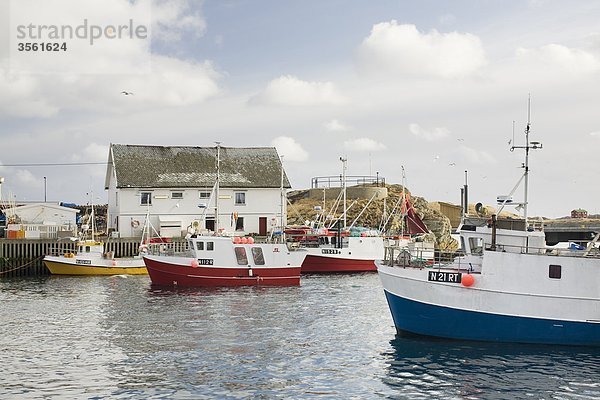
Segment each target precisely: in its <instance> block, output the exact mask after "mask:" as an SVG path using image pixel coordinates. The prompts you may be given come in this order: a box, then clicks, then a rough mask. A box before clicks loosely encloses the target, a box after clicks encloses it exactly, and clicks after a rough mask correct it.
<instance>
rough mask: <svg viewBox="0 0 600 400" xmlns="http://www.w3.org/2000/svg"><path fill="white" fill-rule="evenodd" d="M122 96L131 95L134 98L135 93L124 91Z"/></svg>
mask: <svg viewBox="0 0 600 400" xmlns="http://www.w3.org/2000/svg"><path fill="white" fill-rule="evenodd" d="M121 94H123V95H125V96H129V95H132V96H133V92H126V91H125V90H123V91H122V92H121Z"/></svg>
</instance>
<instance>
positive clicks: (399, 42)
mask: <svg viewBox="0 0 600 400" xmlns="http://www.w3.org/2000/svg"><path fill="white" fill-rule="evenodd" d="M358 63H359V68H360V69H361V70H363V71H365V72H367V73H372V74H375V75H377V76H379V75H380V74H381V73H385V74H387V75H392V76H400V77H401V76H405V75H408V76H424V77H440V78H456V77H465V76H468V75H471V74H473V73H475V72H476V71H477V70H478V69H480V68H481V67H482V66H484V65H485V64H486V59H485V53H484V50H483V47H482V45H481V41H480V40H479V38H478V37H477V36H475V35H472V34H469V33H458V32H449V33H439V32H438V31H436V30H432V31H431V32H429V33H421V32H419V31H418V30H417V28H416V26H414V25H402V24H398V22H396V21H395V20H392V21H390V22H381V23H379V24H376V25H374V26H373V28H372V30H371V34H370V35H369V36H368V37H367V38H366V39H364V40H363V42H362V43H361V45H360V46H359V48H358Z"/></svg>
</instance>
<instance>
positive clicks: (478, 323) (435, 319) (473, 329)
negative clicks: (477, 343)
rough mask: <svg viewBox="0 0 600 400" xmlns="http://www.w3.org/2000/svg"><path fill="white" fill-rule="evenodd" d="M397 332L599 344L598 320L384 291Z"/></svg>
mask: <svg viewBox="0 0 600 400" xmlns="http://www.w3.org/2000/svg"><path fill="white" fill-rule="evenodd" d="M385 296H386V298H387V301H388V304H389V306H390V311H391V313H392V318H393V319H394V324H395V325H396V329H397V330H398V331H406V332H410V333H414V334H418V335H427V336H437V337H444V338H451V339H465V340H483V341H494V342H517V343H546V344H566V345H588V346H600V323H591V322H590V323H587V322H571V321H560V320H548V319H540V318H527V317H514V316H506V315H499V314H488V313H482V312H476V311H466V310H458V309H454V308H449V307H442V306H434V305H430V304H425V303H421V302H418V301H414V300H408V299H405V298H402V297H399V296H396V295H394V294H391V293H389V292H387V291H386V292H385Z"/></svg>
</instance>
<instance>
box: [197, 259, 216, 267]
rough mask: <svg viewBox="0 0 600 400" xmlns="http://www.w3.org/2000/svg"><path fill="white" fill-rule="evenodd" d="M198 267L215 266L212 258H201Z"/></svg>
mask: <svg viewBox="0 0 600 400" xmlns="http://www.w3.org/2000/svg"><path fill="white" fill-rule="evenodd" d="M198 265H213V259H212V258H199V259H198Z"/></svg>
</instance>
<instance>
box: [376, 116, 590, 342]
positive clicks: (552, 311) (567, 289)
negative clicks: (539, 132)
mask: <svg viewBox="0 0 600 400" xmlns="http://www.w3.org/2000/svg"><path fill="white" fill-rule="evenodd" d="M525 133H526V144H525V145H524V146H513V147H512V149H515V148H518V149H524V150H525V152H526V156H525V164H524V165H523V166H524V174H523V177H522V178H521V180H520V181H519V182H521V181H522V180H524V182H525V185H524V186H525V196H524V201H523V202H522V203H519V204H517V203H513V205H518V206H521V207H522V208H523V210H524V218H523V220H522V221H521V222H520V223H519V222H514V221H512V222H510V221H502V220H498V221H497V220H496V218H495V216H494V217H493V218H492V219H491V220H489V221H488V220H487V219H484V220H483V221H481V220H477V219H473V218H463V221H462V224H461V225H460V227H459V228H458V232H459V234H460V240H461V246H462V249H463V252H464V254H463V255H461V256H459V257H456V258H455V259H453V260H452V261H451V262H448V263H437V264H435V265H434V266H433V267H430V268H427V267H425V266H423V265H415V264H413V263H412V262H411V259H410V257H402V256H401V254H403V253H400V252H397V251H395V250H394V248H392V247H389V248H387V250H386V257H385V259H384V260H383V261H381V262H379V263H378V273H379V276H380V278H381V282H382V285H383V289H384V292H385V296H386V298H387V302H388V305H389V308H390V311H391V314H392V318H393V320H394V325H395V326H396V329H397V331H398V332H399V333H411V334H418V335H426V336H436V337H443V338H451V339H467V340H483V341H502V342H522V343H546V344H566V345H595V346H597V345H600V256H599V252H598V249H597V247H596V241H597V240H598V236H596V239H595V240H594V241H593V242H591V243H589V244H588V246H587V248H586V249H585V250H576V251H573V250H569V249H566V250H557V249H549V248H547V247H546V245H545V236H544V232H543V231H541V230H537V229H532V228H531V226H528V219H527V182H528V172H529V167H528V155H529V151H530V150H531V149H536V148H541V144H539V143H538V142H529V123H528V124H527V128H526V130H525ZM513 143H514V142H513ZM519 185H520V184H519V183H518V184H517V186H515V188H514V189H513V193H514V191H515V189H516V188H517V187H518V186H519ZM513 193H511V195H510V196H507V197H505V198H503V200H502V202H503V204H502V206H504V205H506V204H507V203H508V202H507V201H506V200H507V199H509V198H510V199H511V200H512V194H513ZM509 222H510V223H509Z"/></svg>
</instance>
